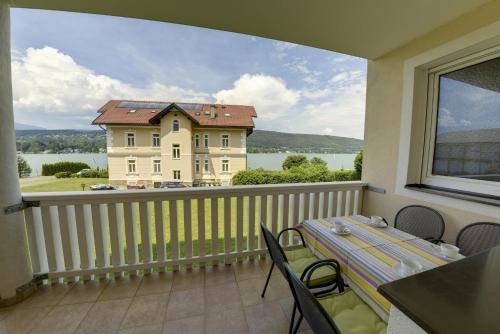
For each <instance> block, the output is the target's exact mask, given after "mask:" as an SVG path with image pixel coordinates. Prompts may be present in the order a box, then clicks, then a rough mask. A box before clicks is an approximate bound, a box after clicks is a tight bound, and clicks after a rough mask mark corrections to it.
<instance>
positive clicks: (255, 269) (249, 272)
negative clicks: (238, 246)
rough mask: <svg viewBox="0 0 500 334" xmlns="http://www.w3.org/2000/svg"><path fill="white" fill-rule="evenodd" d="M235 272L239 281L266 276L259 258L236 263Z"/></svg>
mask: <svg viewBox="0 0 500 334" xmlns="http://www.w3.org/2000/svg"><path fill="white" fill-rule="evenodd" d="M234 273H235V277H236V280H237V281H243V280H247V279H251V278H261V277H265V276H264V272H263V271H262V268H261V267H260V265H259V261H258V260H254V261H245V262H243V263H237V264H235V265H234Z"/></svg>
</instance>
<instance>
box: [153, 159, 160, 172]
mask: <svg viewBox="0 0 500 334" xmlns="http://www.w3.org/2000/svg"><path fill="white" fill-rule="evenodd" d="M153 173H155V174H160V173H161V160H156V159H155V160H153Z"/></svg>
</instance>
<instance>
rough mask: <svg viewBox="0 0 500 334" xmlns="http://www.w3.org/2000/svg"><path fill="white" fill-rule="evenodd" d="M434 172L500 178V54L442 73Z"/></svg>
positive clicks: (491, 179)
mask: <svg viewBox="0 0 500 334" xmlns="http://www.w3.org/2000/svg"><path fill="white" fill-rule="evenodd" d="M432 173H433V174H434V175H446V176H455V177H464V178H473V179H481V180H487V181H496V182H500V58H495V59H492V60H488V61H485V62H482V63H479V64H476V65H473V66H469V67H466V68H463V69H460V70H457V71H454V72H450V73H447V74H444V75H441V76H440V77H439V103H438V119H437V129H436V142H435V150H434V161H433V168H432Z"/></svg>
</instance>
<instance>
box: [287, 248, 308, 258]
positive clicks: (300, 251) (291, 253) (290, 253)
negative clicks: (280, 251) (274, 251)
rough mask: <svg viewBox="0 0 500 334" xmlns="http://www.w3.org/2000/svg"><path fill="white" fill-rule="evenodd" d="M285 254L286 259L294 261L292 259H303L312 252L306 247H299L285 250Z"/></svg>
mask: <svg viewBox="0 0 500 334" xmlns="http://www.w3.org/2000/svg"><path fill="white" fill-rule="evenodd" d="M285 254H286V257H287V259H288V261H294V260H298V259H303V258H305V257H311V256H314V254H313V253H312V252H311V250H310V249H309V248H307V247H300V248H297V249H292V250H286V251H285Z"/></svg>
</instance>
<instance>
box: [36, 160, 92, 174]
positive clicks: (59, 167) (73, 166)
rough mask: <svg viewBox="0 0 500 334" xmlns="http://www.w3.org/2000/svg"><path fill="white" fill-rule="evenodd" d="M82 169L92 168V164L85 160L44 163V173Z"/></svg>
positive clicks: (72, 171)
mask: <svg viewBox="0 0 500 334" xmlns="http://www.w3.org/2000/svg"><path fill="white" fill-rule="evenodd" d="M82 169H90V166H89V165H87V164H86V163H84V162H74V161H62V162H56V163H53V164H43V165H42V175H43V176H50V175H55V174H56V173H59V172H71V173H77V172H79V171H81V170H82Z"/></svg>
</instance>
